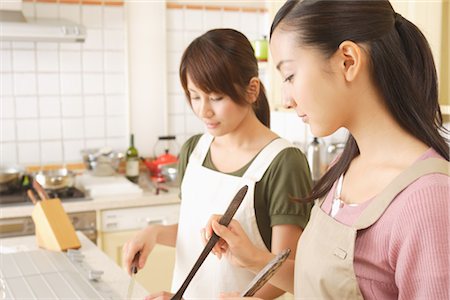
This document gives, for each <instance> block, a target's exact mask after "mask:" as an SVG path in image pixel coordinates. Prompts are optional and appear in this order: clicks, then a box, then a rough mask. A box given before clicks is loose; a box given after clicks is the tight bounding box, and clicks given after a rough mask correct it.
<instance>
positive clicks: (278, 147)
mask: <svg viewBox="0 0 450 300" xmlns="http://www.w3.org/2000/svg"><path fill="white" fill-rule="evenodd" d="M212 141H213V136H211V135H209V134H205V135H203V136H202V137H201V138H200V140H199V142H198V143H197V146H196V147H195V149H194V151H193V152H192V154H191V156H190V157H189V163H188V165H187V168H186V172H185V175H184V177H183V183H182V185H181V195H182V201H181V209H180V219H179V221H178V234H177V246H176V262H175V269H174V277H173V282H172V291H176V290H178V288H179V287H180V286H181V284H182V283H183V281H184V279H185V278H186V276H187V275H188V273H189V271H190V270H191V268H192V266H193V265H194V263H195V261H196V260H197V258H198V256H199V255H200V253H201V252H202V250H203V248H204V245H203V243H202V240H201V236H200V230H201V229H202V228H204V227H205V225H206V223H207V221H208V219H209V218H210V217H211V215H212V214H223V213H224V212H225V210H226V208H227V207H228V205H229V204H230V201H231V200H232V199H233V196H234V195H235V194H236V192H237V191H238V190H239V189H240V188H241V187H242V186H244V185H248V191H247V194H246V196H245V198H244V200H243V201H242V203H241V205H240V207H239V209H238V210H237V212H236V214H235V216H234V219H236V220H238V221H239V222H240V223H241V225H242V228H243V229H244V231H245V232H246V233H247V235H248V236H249V238H250V240H251V241H252V242H253V243H254V244H255V245H257V246H258V247H259V248H263V249H267V248H266V246H265V244H264V241H263V239H262V237H261V235H260V233H259V229H258V224H257V222H256V216H255V207H254V191H255V184H256V182H258V181H260V180H261V178H262V176H263V175H264V173H265V172H266V170H267V168H268V167H269V166H270V164H271V163H272V161H273V159H274V158H275V157H276V156H277V155H278V153H280V152H281V151H282V150H283V149H286V148H288V147H292V144H290V143H289V142H288V141H286V140H284V139H282V138H278V139H275V140H273V141H272V142H271V143H269V144H268V145H267V146H266V147H264V149H262V150H261V151H260V152H259V154H258V155H257V156H256V158H255V159H254V160H253V162H252V163H251V165H250V166H249V167H248V169H247V171H246V172H245V173H244V175H243V176H242V177H237V176H232V175H229V174H224V173H221V172H217V171H214V170H211V169H208V168H206V167H204V166H203V161H204V160H205V157H206V155H207V153H208V150H209V148H210V146H211V143H212ZM230 155H233V154H232V153H230ZM253 277H255V274H253V273H252V272H250V271H248V270H246V269H243V268H239V267H236V266H233V265H232V264H231V263H230V262H229V261H228V260H227V259H225V258H222V259H221V260H219V259H218V258H217V257H216V256H214V255H209V256H208V257H207V259H206V260H205V262H204V263H203V264H202V266H201V268H200V269H199V270H198V272H197V273H196V274H195V276H194V278H193V279H192V281H191V283H190V284H189V286H188V288H187V290H186V292H185V293H184V296H183V298H184V299H217V298H218V296H219V294H220V293H222V292H235V291H242V290H243V289H244V288H245V287H246V286H247V285H248V283H249V282H250V281H251V280H252V279H253Z"/></svg>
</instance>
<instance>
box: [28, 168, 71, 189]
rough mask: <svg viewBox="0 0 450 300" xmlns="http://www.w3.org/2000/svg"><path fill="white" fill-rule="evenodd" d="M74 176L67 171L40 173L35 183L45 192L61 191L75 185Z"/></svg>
mask: <svg viewBox="0 0 450 300" xmlns="http://www.w3.org/2000/svg"><path fill="white" fill-rule="evenodd" d="M75 176H76V174H75V173H74V172H72V171H70V170H68V169H57V170H46V171H40V172H38V173H37V174H36V175H35V179H36V181H37V182H38V183H39V184H40V185H41V186H42V187H43V188H44V189H46V190H63V189H68V188H71V187H73V186H74V185H75Z"/></svg>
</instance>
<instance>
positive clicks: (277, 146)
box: [242, 138, 294, 182]
mask: <svg viewBox="0 0 450 300" xmlns="http://www.w3.org/2000/svg"><path fill="white" fill-rule="evenodd" d="M290 147H294V146H293V145H292V144H291V143H290V142H288V141H287V140H285V139H283V138H277V139H275V140H273V141H271V142H270V143H269V144H268V145H267V146H265V147H264V148H263V149H262V150H261V151H260V152H259V153H258V155H257V156H256V158H255V159H254V160H253V162H252V163H251V165H250V167H248V169H247V171H245V174H244V176H242V177H244V178H247V179H250V180H251V181H253V182H259V181H260V180H261V178H262V177H263V175H264V173H265V172H266V170H267V168H268V167H269V166H270V164H271V163H272V161H273V159H274V158H275V156H277V155H278V153H280V152H281V151H282V150H284V149H286V148H290Z"/></svg>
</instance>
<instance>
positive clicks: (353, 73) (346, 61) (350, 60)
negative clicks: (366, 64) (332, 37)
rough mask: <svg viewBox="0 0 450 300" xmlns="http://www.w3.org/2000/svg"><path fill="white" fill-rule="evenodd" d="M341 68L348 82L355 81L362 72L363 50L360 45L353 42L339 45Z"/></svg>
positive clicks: (344, 42)
mask: <svg viewBox="0 0 450 300" xmlns="http://www.w3.org/2000/svg"><path fill="white" fill-rule="evenodd" d="M338 52H339V55H338V59H339V68H340V69H341V70H342V72H343V74H344V78H345V80H346V81H347V82H351V81H353V80H354V79H355V78H356V77H357V76H358V74H359V73H360V71H361V66H362V62H363V61H362V60H363V56H362V54H363V53H362V49H361V47H360V46H358V44H356V43H354V42H351V41H343V42H342V43H341V44H340V45H339V50H338Z"/></svg>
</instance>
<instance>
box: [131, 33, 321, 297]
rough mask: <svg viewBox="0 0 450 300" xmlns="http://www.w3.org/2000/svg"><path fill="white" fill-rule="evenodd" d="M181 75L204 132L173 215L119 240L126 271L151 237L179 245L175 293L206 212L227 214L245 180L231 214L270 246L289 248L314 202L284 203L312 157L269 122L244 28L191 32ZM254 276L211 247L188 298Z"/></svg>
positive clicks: (241, 284)
mask: <svg viewBox="0 0 450 300" xmlns="http://www.w3.org/2000/svg"><path fill="white" fill-rule="evenodd" d="M180 78H181V83H182V86H183V89H184V91H185V94H186V97H187V99H188V102H189V104H190V106H191V107H192V110H193V111H194V113H195V115H196V116H197V117H198V118H200V119H201V120H202V121H203V122H204V123H205V125H206V129H207V133H206V134H202V135H196V136H194V137H192V138H191V139H189V140H188V141H187V142H186V143H185V144H184V146H183V148H182V150H181V153H180V161H179V164H180V165H179V170H180V173H179V174H180V176H181V177H182V183H181V211H180V219H179V223H178V224H177V225H173V226H149V227H148V228H146V229H144V230H143V231H141V232H140V233H138V234H137V235H136V236H135V237H134V238H133V239H131V240H130V241H129V242H128V243H127V244H126V245H125V246H124V265H125V266H126V267H127V269H129V266H130V263H131V261H132V259H133V257H134V255H135V254H136V253H137V252H139V251H140V252H141V255H140V260H139V267H140V268H142V267H143V266H144V264H145V261H146V258H147V256H148V254H149V253H150V251H151V250H152V248H153V247H154V245H155V244H156V243H161V244H164V245H170V246H175V245H176V265H175V271H174V280H173V283H172V291H173V292H174V291H176V290H177V289H178V288H179V287H180V286H181V284H182V283H183V281H184V279H185V278H186V276H187V275H188V273H189V271H190V269H191V268H192V266H193V265H194V263H195V261H196V260H197V258H198V256H199V255H200V253H201V251H202V250H203V247H204V245H203V243H202V242H203V239H202V237H204V235H200V232H201V229H202V228H203V227H204V224H205V223H206V222H207V221H208V219H209V217H210V215H211V214H213V213H224V211H225V209H226V208H227V206H228V204H229V203H230V201H231V200H232V198H233V196H234V194H235V193H236V192H237V191H238V190H239V189H240V188H241V187H242V186H244V185H248V187H249V189H248V192H247V195H246V197H245V198H244V200H243V202H242V204H241V206H240V207H239V209H238V211H237V213H236V215H235V218H236V219H238V220H239V221H240V222H241V224H242V226H243V228H244V230H245V232H246V233H247V234H248V236H249V237H250V239H251V240H252V242H253V243H254V244H255V245H257V246H258V247H260V248H261V249H265V250H266V251H269V252H271V253H278V252H280V251H281V250H283V249H285V248H291V249H295V247H296V244H297V239H298V238H299V236H300V235H301V232H302V230H303V228H304V227H305V226H306V223H307V221H308V219H309V213H310V209H311V206H312V205H311V204H310V203H308V204H301V205H298V204H296V203H294V202H292V201H290V198H291V197H295V198H299V197H305V196H306V195H307V194H308V193H309V191H310V186H311V177H310V173H309V169H308V164H307V161H306V159H305V156H304V154H303V153H302V152H301V151H300V150H299V149H298V148H296V147H294V146H292V144H290V143H289V142H287V141H286V140H284V139H282V138H280V137H279V136H277V135H276V134H275V133H274V132H272V131H271V130H270V129H269V123H270V122H269V120H270V112H269V106H268V102H267V99H266V95H265V92H264V87H263V85H262V84H261V82H260V80H259V78H258V64H257V61H256V58H255V56H254V52H253V48H252V46H251V44H250V42H249V41H248V39H247V38H246V37H245V36H244V35H243V34H242V33H240V32H238V31H235V30H232V29H216V30H211V31H208V32H207V33H205V34H203V35H202V36H200V37H198V38H196V39H195V40H194V41H193V42H192V43H191V44H190V45H189V47H188V48H187V49H186V50H185V52H184V54H183V57H182V60H181V66H180ZM291 258H292V259H293V258H294V255H293V256H291ZM155 272H157V270H155ZM252 279H253V273H252V272H250V271H248V270H245V269H241V268H238V267H236V266H233V265H232V264H231V263H230V262H228V261H227V260H218V259H217V258H216V257H214V256H212V255H210V256H209V257H208V258H207V259H206V261H205V262H204V263H203V265H202V267H201V268H200V270H199V271H198V272H197V273H196V275H195V277H194V279H193V280H192V282H191V283H190V285H189V287H188V289H187V290H186V292H185V294H184V298H185V299H200V298H202V299H214V298H216V297H217V295H218V294H220V293H222V292H229V291H235V290H241V289H244V288H245V287H246V285H247V284H248V283H249V282H250V281H251V280H252ZM282 293H284V292H283V291H281V290H279V289H276V288H274V287H272V286H270V285H268V286H266V287H265V288H264V289H262V290H261V291H260V292H259V294H258V296H260V297H262V298H266V299H273V298H275V297H277V296H279V295H281V294H282ZM158 296H161V298H164V297H166V298H167V297H170V296H169V294H168V293H162V294H156V295H152V296H150V297H148V299H153V298H156V297H158Z"/></svg>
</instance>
